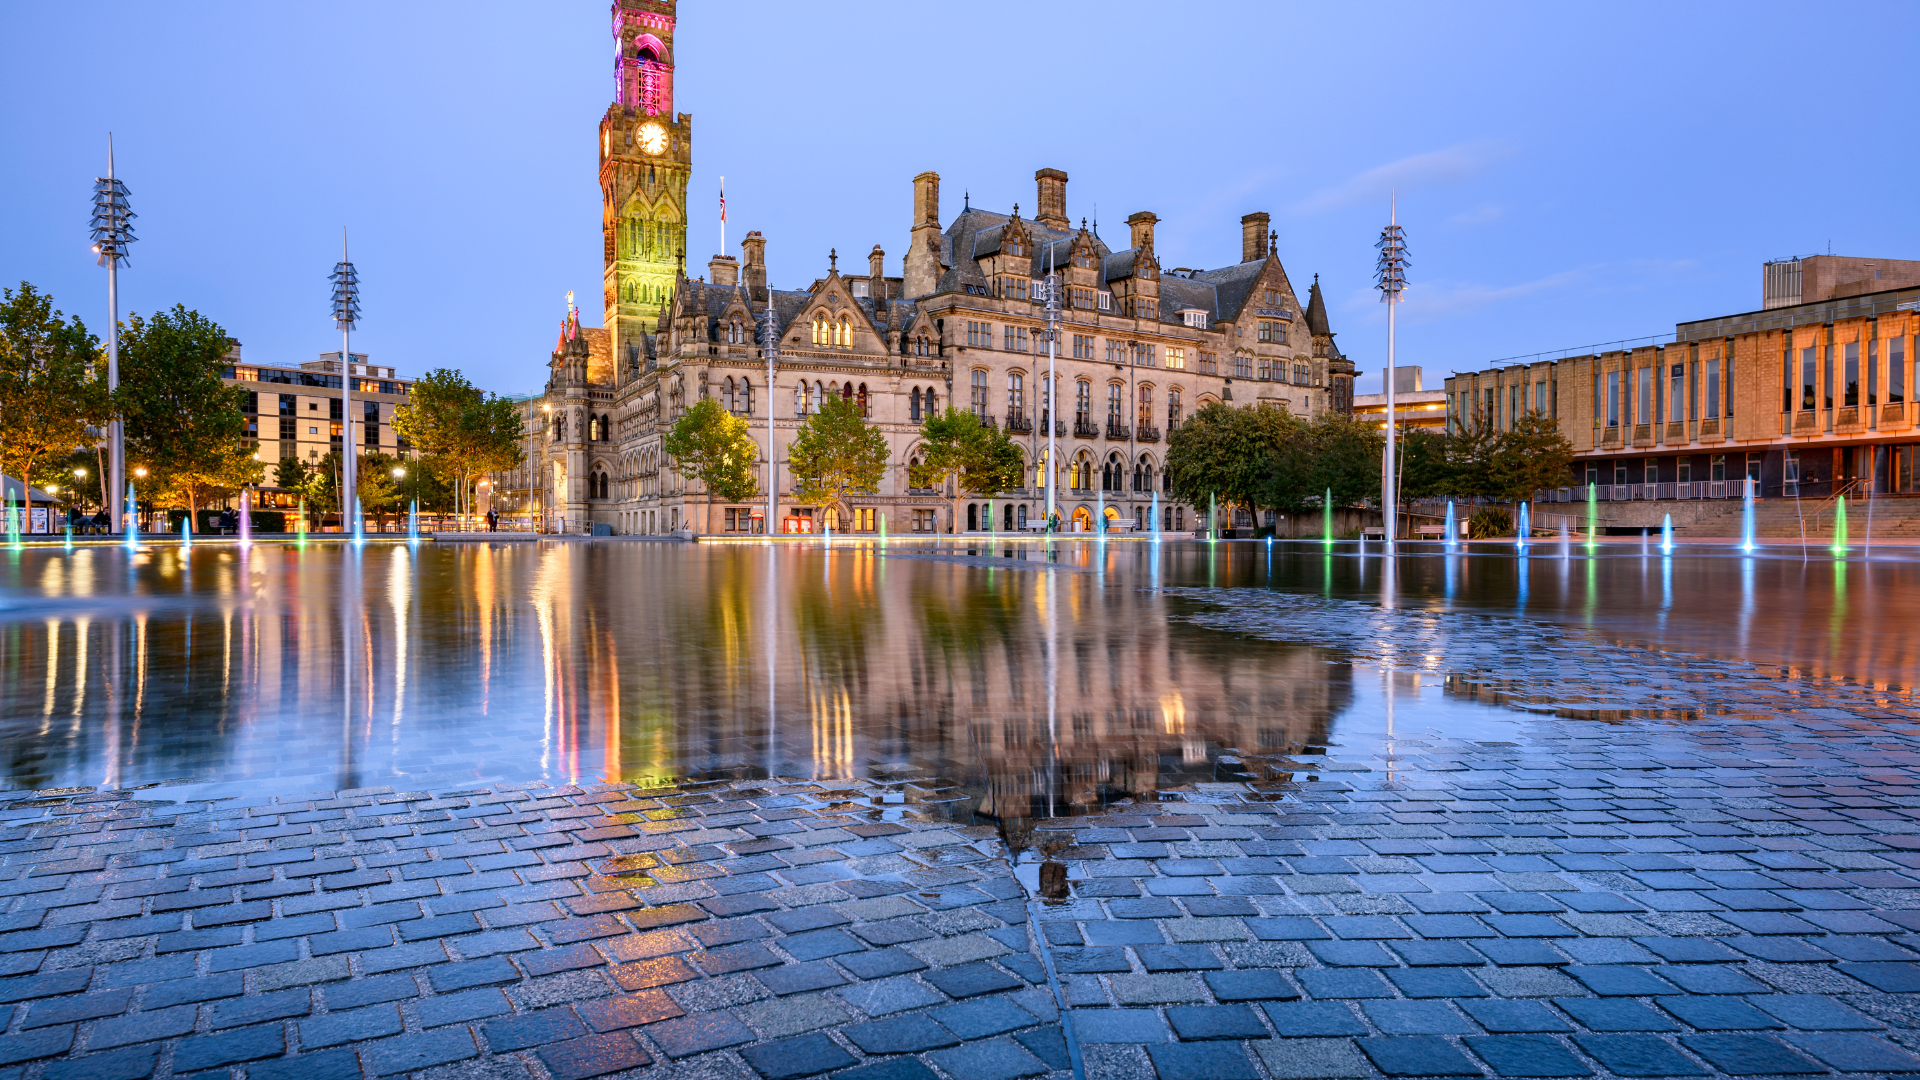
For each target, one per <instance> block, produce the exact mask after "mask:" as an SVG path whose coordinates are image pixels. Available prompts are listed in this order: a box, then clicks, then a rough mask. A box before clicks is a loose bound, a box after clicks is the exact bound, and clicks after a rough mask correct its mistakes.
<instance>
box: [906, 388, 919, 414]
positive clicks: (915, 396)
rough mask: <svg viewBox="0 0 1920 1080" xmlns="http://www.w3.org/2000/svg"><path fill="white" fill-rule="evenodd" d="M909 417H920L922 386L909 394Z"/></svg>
mask: <svg viewBox="0 0 1920 1080" xmlns="http://www.w3.org/2000/svg"><path fill="white" fill-rule="evenodd" d="M907 419H909V420H919V419H920V388H919V387H917V386H916V387H914V388H913V390H912V391H911V392H909V393H908V394H907Z"/></svg>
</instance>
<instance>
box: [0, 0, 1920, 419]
mask: <svg viewBox="0 0 1920 1080" xmlns="http://www.w3.org/2000/svg"><path fill="white" fill-rule="evenodd" d="M607 12H608V4H607V2H606V0H592V2H582V0H567V2H558V0H543V2H540V3H526V2H524V0H523V2H517V3H488V2H482V0H468V2H465V3H460V4H425V3H415V2H408V0H401V2H386V3H366V2H359V0H330V2H327V3H318V4H290V3H259V2H257V0H256V2H248V3H237V2H214V0H198V2H195V3H191V4H152V3H130V2H124V0H110V2H106V3H86V4H80V3H55V4H44V3H41V4H36V3H27V2H25V0H8V2H6V3H5V4H4V7H0V101H5V102H6V105H5V107H4V108H3V109H0V166H4V167H0V208H3V211H4V214H5V220H4V224H3V225H0V283H7V284H11V283H14V282H17V281H19V280H21V279H26V280H30V281H32V282H34V283H35V284H36V285H38V286H41V287H42V288H45V289H48V290H50V291H52V292H53V293H54V294H55V297H56V299H57V301H58V302H59V304H60V306H61V307H63V308H64V309H66V310H67V311H69V312H73V313H77V314H80V315H81V316H83V317H84V318H85V319H86V320H87V321H88V323H89V324H91V325H94V326H96V327H98V326H99V325H100V324H102V323H104V321H105V316H104V313H105V282H104V277H105V275H104V272H103V271H101V270H98V269H96V268H95V267H94V265H93V260H92V257H91V256H90V255H89V254H88V252H87V250H86V246H87V240H86V219H87V200H88V191H89V185H90V183H91V181H92V178H93V177H94V176H96V175H98V174H100V173H101V172H102V171H103V168H104V164H105V156H106V154H105V150H106V145H105V144H106V132H107V131H108V130H109V129H111V130H112V131H114V132H115V138H116V144H117V146H118V150H119V163H120V175H121V176H122V178H123V179H124V180H125V181H126V182H127V184H128V185H129V186H130V187H131V188H132V190H133V200H134V208H135V210H136V211H137V212H138V213H139V214H140V218H139V221H138V226H139V235H140V241H139V243H138V244H136V245H135V246H134V248H133V260H132V266H131V268H130V269H128V270H126V271H125V272H124V273H123V274H122V277H121V281H122V290H123V297H124V301H123V311H124V310H135V311H143V312H144V311H149V310H152V309H154V308H156V307H161V306H171V305H173V304H174V303H176V302H178V303H185V304H187V305H189V306H190V307H195V308H198V309H199V310H201V311H202V312H204V313H206V314H207V315H209V316H210V317H212V318H214V319H215V320H217V321H218V322H220V323H221V324H222V325H224V326H225V327H227V329H228V330H229V331H230V332H231V333H232V334H233V335H234V336H235V337H237V338H239V339H240V340H241V341H242V342H243V343H244V344H245V347H246V356H247V358H248V359H249V360H252V361H255V362H259V363H297V362H300V361H304V360H310V359H312V358H314V356H315V355H316V354H318V353H320V352H321V351H324V350H327V349H332V348H338V337H337V336H336V335H335V334H334V333H333V331H332V329H331V323H330V322H329V321H328V318H327V310H326V308H327V283H326V275H327V273H328V271H329V269H330V268H331V266H332V264H333V262H334V260H335V259H336V258H337V257H338V252H339V244H340V229H341V227H342V226H346V227H347V228H348V229H349V230H350V233H351V240H352V247H353V257H354V260H355V262H356V263H357V264H358V265H359V268H360V271H361V277H362V281H363V282H364V284H365V289H366V300H365V317H364V321H363V323H362V330H361V331H360V333H359V334H358V335H357V336H356V338H355V341H354V344H355V351H356V352H357V351H360V350H362V349H365V350H368V351H370V352H371V353H372V355H373V357H374V359H375V362H377V363H385V364H392V365H394V366H396V367H398V368H399V369H400V370H401V371H402V372H403V373H408V374H415V373H419V372H421V371H424V370H426V369H427V368H430V367H441V366H445V367H458V368H461V369H464V370H465V371H467V372H468V373H469V375H471V376H472V377H473V379H474V380H475V381H476V382H478V383H479V384H481V385H483V386H485V387H488V388H491V389H494V390H498V391H501V392H529V391H535V390H538V389H539V388H540V386H541V385H542V384H543V383H544V381H545V377H546V366H545V365H546V360H547V356H548V351H549V350H550V349H551V347H552V343H553V339H554V335H555V330H556V327H557V324H558V322H559V320H560V317H561V313H562V307H563V303H564V295H565V293H566V291H567V290H568V289H573V290H576V291H578V293H579V294H580V296H581V298H582V301H583V302H582V306H583V308H584V309H585V313H586V318H587V321H589V322H590V323H597V322H598V321H599V307H598V304H599V299H598V298H599V295H600V285H599V282H600V201H599V189H598V184H597V180H596V177H595V159H594V143H595V131H596V128H595V124H596V121H597V120H598V118H599V116H600V115H601V113H602V112H603V111H604V110H605V108H606V106H607V103H608V101H609V100H610V98H611V96H612V92H613V83H612V75H611V72H612V63H611V56H612V46H611V38H610V37H609V26H608V15H607ZM1916 31H1920V5H1916V4H1914V3H1911V2H1910V0H1908V2H1898V3H1875V2H1863V3H1854V4H1848V5H1844V6H1839V7H1835V8H1819V7H1817V6H1809V5H1806V4H1785V3H1752V2H1748V3H1705V2H1686V3H1644V4H1635V3H1606V4H1599V3H1589V4H1584V5H1570V4H1541V3H1512V4H1508V3H1479V4H1465V3H1461V4H1425V3H1395V2H1387V3H1375V4H1365V5H1362V4H1307V3H1291V2H1288V3H1280V2H1273V0H1253V2H1232V0H1188V2H1186V3H1180V4H1168V3H1144V2H1135V0H1108V2H1100V3H1095V2H1091V0H1084V2H1071V3H1070V2H1060V0H1056V2H1053V3H1034V2H1032V0H1026V2H1010V0H972V2H968V3H927V2H918V3H904V2H901V0H869V2H864V3H857V2H851V0H844V2H843V0H816V2H812V3H805V4H798V3H772V2H765V0H742V2H732V3H722V2H719V0H685V2H683V3H682V4H681V8H680V28H679V40H678V57H677V59H678V63H679V68H678V79H677V86H676V90H677V101H676V107H677V108H678V109H679V110H681V111H685V112H689V113H691V114H692V115H693V117H694V129H693V130H694V165H695V173H694V177H695V178H694V182H693V185H692V188H691V190H690V193H689V198H690V201H691V203H692V208H693V224H692V228H691V241H690V248H691V250H690V251H689V253H688V263H689V267H690V269H692V271H693V272H694V273H703V272H704V268H705V265H706V261H707V258H708V256H709V255H711V254H713V253H714V252H715V251H716V249H717V246H718V243H719V235H718V232H719V230H718V223H717V221H716V212H715V202H716V195H715V189H716V186H717V183H718V177H720V176H721V175H725V176H726V178H727V195H728V200H729V202H728V205H729V209H730V213H729V219H730V220H729V223H728V243H729V245H730V246H731V247H732V248H733V249H734V250H735V252H736V253H737V251H738V243H739V239H740V237H741V236H743V235H744V234H745V232H746V231H747V230H748V229H759V230H761V231H762V232H763V233H765V234H766V236H767V240H768V243H767V255H768V261H769V262H770V263H771V274H772V278H773V281H774V283H775V284H776V285H778V286H782V287H799V286H803V285H804V284H806V283H807V282H809V281H811V280H812V279H813V278H814V277H816V276H817V275H819V274H820V273H822V272H824V270H825V269H826V266H827V252H828V249H829V248H834V247H837V248H838V249H839V250H840V253H841V255H842V257H843V258H845V259H848V260H849V261H850V262H851V264H852V265H853V266H855V267H858V268H861V269H862V270H864V267H865V255H866V252H867V251H868V250H869V249H871V248H872V246H873V245H874V244H875V243H879V244H881V245H882V246H883V247H884V248H885V249H886V250H887V252H888V261H887V268H888V272H889V273H891V274H898V273H899V272H900V253H901V252H902V251H903V249H904V248H905V245H906V241H907V229H908V226H909V224H910V221H909V217H910V210H911V204H912V193H911V182H910V181H911V178H912V177H913V175H914V174H915V173H917V172H920V171H921V170H923V169H933V170H936V171H938V172H939V173H940V174H941V177H942V178H943V179H942V198H943V203H942V210H943V217H944V218H947V219H950V218H951V217H952V215H953V213H954V212H956V211H957V210H958V209H959V208H960V204H961V199H962V193H963V192H970V193H971V196H972V199H973V201H974V202H975V203H977V204H979V205H982V206H987V207H991V208H994V209H1008V208H1010V207H1011V206H1012V204H1013V203H1015V202H1018V203H1020V206H1021V211H1022V213H1025V214H1029V215H1030V214H1031V213H1032V212H1033V210H1034V185H1033V172H1034V170H1035V169H1037V168H1040V167H1043V166H1052V167H1057V168H1061V169H1065V170H1066V171H1067V172H1068V173H1069V174H1070V175H1071V177H1072V180H1071V183H1070V184H1069V185H1068V191H1067V200H1068V212H1069V213H1070V214H1071V215H1072V216H1073V218H1074V219H1075V220H1076V221H1077V220H1078V219H1079V218H1080V217H1081V216H1083V215H1085V216H1088V217H1092V216H1093V215H1094V214H1095V212H1096V207H1097V212H1098V216H1099V220H1100V229H1101V233H1102V235H1103V236H1105V237H1106V238H1107V240H1108V242H1109V243H1113V244H1114V246H1116V247H1120V246H1124V244H1125V243H1126V241H1125V236H1126V226H1125V224H1124V221H1125V218H1126V216H1127V215H1128V214H1129V213H1132V212H1134V211H1136V210H1151V211H1153V212H1154V213H1156V214H1158V215H1159V216H1160V219H1161V224H1160V227H1159V233H1158V248H1159V252H1160V256H1161V260H1162V262H1163V264H1164V265H1166V266H1169V267H1173V266H1191V267H1197V268H1211V267H1217V266H1221V265H1223V264H1227V263H1230V262H1235V261H1237V260H1238V257H1239V242H1240V241H1239V218H1240V215H1242V214H1244V213H1247V212H1249V211H1253V210H1266V211H1269V212H1271V213H1272V214H1273V215H1274V223H1275V226H1276V227H1277V228H1278V230H1279V232H1280V253H1281V256H1282V259H1283V261H1284V263H1285V265H1286V267H1287V270H1288V273H1289V274H1290V275H1291V277H1292V279H1293V282H1294V285H1295V287H1296V288H1297V289H1298V290H1299V292H1300V293H1301V296H1302V299H1303V300H1304V298H1305V294H1306V291H1307V286H1308V283H1309V282H1311V281H1312V280H1313V275H1314V274H1315V273H1316V272H1317V273H1319V274H1320V276H1321V281H1322V284H1323V286H1324V287H1325V288H1326V290H1327V297H1328V302H1329V304H1330V306H1331V310H1332V317H1333V322H1334V329H1335V330H1336V331H1337V332H1338V333H1339V335H1340V336H1339V340H1340V343H1341V345H1342V347H1344V348H1345V349H1346V351H1347V352H1348V353H1349V354H1350V355H1352V356H1353V357H1355V359H1356V360H1357V361H1358V363H1359V367H1360V368H1361V369H1362V370H1363V371H1365V372H1368V373H1369V375H1368V376H1367V377H1365V378H1363V379H1362V383H1361V391H1362V392H1377V390H1378V388H1379V379H1378V374H1377V373H1378V371H1379V367H1380V364H1381V361H1382V358H1383V355H1384V352H1385V344H1386V342H1385V338H1386V324H1385V318H1384V315H1383V309H1382V308H1381V306H1380V305H1379V304H1378V303H1377V302H1375V300H1374V294H1372V293H1371V292H1370V289H1369V286H1370V283H1371V273H1372V258H1373V250H1372V247H1371V245H1372V243H1373V241H1374V239H1375V238H1376V236H1377V235H1378V232H1379V229H1380V227H1381V226H1382V225H1383V224H1385V222H1386V217H1387V199H1388V192H1389V190H1390V189H1391V188H1394V187H1397V188H1398V189H1399V192H1400V221H1401V223H1402V224H1403V225H1404V226H1405V227H1406V229H1407V232H1408V236H1409V241H1410V247H1411V251H1412V255H1413V267H1412V271H1411V275H1410V276H1411V279H1412V281H1413V283H1414V286H1413V288H1412V289H1411V290H1410V291H1409V293H1408V299H1407V302H1406V304H1405V306H1404V307H1403V308H1402V320H1401V335H1400V362H1401V363H1403V364H1420V365H1424V366H1425V368H1426V370H1427V377H1428V385H1429V386H1432V385H1436V384H1437V382H1438V377H1439V376H1440V375H1441V374H1443V373H1445V372H1448V371H1452V370H1455V369H1460V368H1473V367H1479V366H1483V365H1487V364H1489V363H1491V362H1493V361H1496V360H1499V359H1502V358H1506V357H1512V356H1516V355H1520V354H1526V353H1533V352H1537V351H1541V350H1559V349H1564V348H1568V347H1573V346H1583V345H1587V344H1591V343H1597V342H1606V341H1613V340H1617V339H1623V338H1631V337H1636V336H1640V335H1649V334H1659V333H1663V332H1670V331H1671V330H1672V329H1673V324H1674V322H1675V321H1677V320H1683V319H1693V318H1700V317H1706V316H1712V315H1719V314H1726V313H1731V312H1738V311H1746V310H1751V309H1753V308H1757V307H1759V306H1760V263H1761V262H1762V261H1763V260H1765V259H1768V258H1774V257H1781V256H1787V255H1793V254H1812V253H1815V252H1822V251H1826V250H1827V249H1828V247H1829V245H1831V247H1832V250H1833V251H1835V252H1836V253H1842V254H1853V255H1863V256H1875V257H1885V258H1920V217H1916V215H1915V214H1914V212H1913V206H1914V202H1913V199H1914V194H1915V191H1916V184H1915V164H1916V157H1920V154H1917V153H1916V151H1915V149H1914V143H1913V140H1912V138H1911V137H1910V135H1909V134H1908V133H1907V132H1906V131H1905V126H1906V125H1905V123H1904V121H1903V119H1902V116H1903V110H1904V109H1905V108H1906V105H1905V103H1910V101H1911V98H1912V83H1913V68H1912V62H1913V61H1912V57H1913V46H1914V43H1915V42H1916V41H1920V32H1916Z"/></svg>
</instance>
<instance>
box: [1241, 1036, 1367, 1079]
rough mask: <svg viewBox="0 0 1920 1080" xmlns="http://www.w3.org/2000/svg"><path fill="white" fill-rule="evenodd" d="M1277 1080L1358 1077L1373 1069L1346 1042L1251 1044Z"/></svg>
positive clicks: (1303, 1041)
mask: <svg viewBox="0 0 1920 1080" xmlns="http://www.w3.org/2000/svg"><path fill="white" fill-rule="evenodd" d="M1252 1045H1253V1048H1254V1050H1255V1051H1257V1052H1258V1053H1259V1055H1260V1059H1261V1061H1262V1062H1264V1063H1265V1064H1266V1067H1267V1073H1268V1075H1270V1076H1273V1077H1276V1078H1278V1080H1319V1078H1322V1077H1329V1078H1348V1077H1352V1078H1358V1077H1368V1076H1372V1075H1373V1068H1372V1066H1371V1065H1369V1064H1368V1062H1367V1059H1366V1058H1365V1057H1364V1056H1362V1055H1361V1053H1360V1051H1359V1049H1358V1048H1356V1047H1355V1046H1354V1045H1353V1041H1352V1040H1350V1039H1268V1040H1262V1041H1259V1042H1255V1043H1253V1044H1252Z"/></svg>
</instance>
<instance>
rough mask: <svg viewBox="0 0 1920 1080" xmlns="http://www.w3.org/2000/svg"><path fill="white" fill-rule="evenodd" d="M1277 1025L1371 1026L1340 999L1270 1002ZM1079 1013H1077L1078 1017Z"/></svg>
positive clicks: (1314, 1032) (1300, 1029)
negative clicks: (1364, 1022) (1361, 1020)
mask: <svg viewBox="0 0 1920 1080" xmlns="http://www.w3.org/2000/svg"><path fill="white" fill-rule="evenodd" d="M1261 1007H1262V1009H1264V1010H1265V1012H1266V1014H1267V1019H1268V1020H1270V1021H1271V1022H1272V1023H1273V1029H1274V1030H1275V1031H1277V1032H1279V1033H1280V1034H1281V1035H1282V1036H1285V1037H1307V1036H1311V1037H1327V1036H1337V1035H1365V1034H1366V1033H1367V1026H1366V1025H1365V1024H1363V1023H1361V1022H1360V1018H1359V1017H1357V1016H1355V1015H1354V1012H1353V1009H1352V1007H1351V1006H1349V1005H1347V1004H1346V1003H1345V1002H1340V1001H1287V1002H1269V1003H1267V1004H1265V1005H1263V1006H1261ZM1077 1019H1078V1016H1077V1014H1076V1020H1077Z"/></svg>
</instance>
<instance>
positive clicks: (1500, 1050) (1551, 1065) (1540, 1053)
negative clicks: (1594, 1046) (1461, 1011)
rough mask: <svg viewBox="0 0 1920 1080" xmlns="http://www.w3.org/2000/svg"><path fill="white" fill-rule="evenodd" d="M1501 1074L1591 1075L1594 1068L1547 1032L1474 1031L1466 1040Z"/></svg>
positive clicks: (1469, 1045) (1475, 1051) (1468, 1044)
mask: <svg viewBox="0 0 1920 1080" xmlns="http://www.w3.org/2000/svg"><path fill="white" fill-rule="evenodd" d="M1462 1041H1463V1042H1465V1043H1466V1044H1467V1047H1468V1048H1469V1049H1471V1050H1472V1051H1473V1052H1474V1053H1475V1054H1478V1055H1479V1056H1480V1057H1481V1058H1482V1059H1484V1060H1485V1061H1486V1063H1487V1064H1488V1065H1491V1066H1493V1071H1494V1072H1496V1073H1498V1074H1499V1075H1501V1076H1591V1075H1593V1070H1592V1069H1590V1068H1588V1067H1587V1066H1586V1065H1584V1064H1582V1063H1581V1061H1580V1059H1579V1058H1577V1057H1575V1056H1574V1055H1573V1054H1571V1053H1569V1052H1568V1051H1567V1049H1566V1047H1564V1046H1561V1045H1560V1044H1559V1043H1558V1042H1556V1041H1554V1040H1553V1039H1551V1038H1549V1037H1547V1036H1545V1035H1470V1036H1468V1037H1467V1038H1466V1039H1464V1040H1462Z"/></svg>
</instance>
